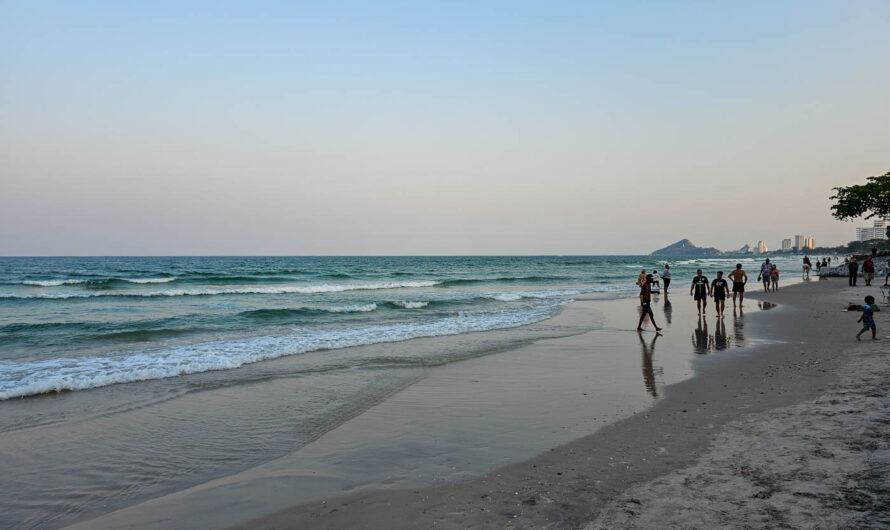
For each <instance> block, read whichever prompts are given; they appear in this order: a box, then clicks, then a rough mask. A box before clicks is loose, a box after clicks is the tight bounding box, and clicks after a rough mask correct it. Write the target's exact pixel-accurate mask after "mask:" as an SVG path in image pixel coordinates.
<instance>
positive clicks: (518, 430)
mask: <svg viewBox="0 0 890 530" xmlns="http://www.w3.org/2000/svg"><path fill="white" fill-rule="evenodd" d="M753 285H754V284H753V283H752V285H751V286H752V287H753ZM868 291H869V292H871V291H874V292H875V293H877V288H870V289H868ZM673 292H674V294H673V295H672V296H671V297H670V299H671V301H672V303H671V309H670V310H669V311H668V312H667V314H666V313H665V311H664V309H665V306H664V299H663V297H662V298H661V299H660V300H659V301H658V302H656V304H655V310H656V318H657V319H659V320H661V321H662V322H660V325H664V324H666V323H667V321H666V318H665V317H666V316H670V317H671V318H670V324H669V325H668V327H667V329H666V332H665V334H664V336H662V337H658V338H656V336H655V334H654V333H653V332H651V331H647V332H645V333H643V334H637V333H636V332H635V331H633V324H635V308H634V306H635V300H634V299H632V298H623V299H617V300H602V299H595V298H592V299H589V300H584V299H582V300H579V301H578V302H576V303H574V304H572V305H570V306H569V307H568V308H567V310H566V311H565V312H564V313H563V314H562V315H560V316H559V317H557V318H555V319H552V320H551V321H546V322H544V323H541V324H540V325H539V326H540V327H541V329H538V330H537V332H539V333H545V332H547V331H548V330H549V332H550V333H555V332H556V329H554V328H555V327H559V328H560V331H561V332H562V333H563V334H564V336H561V337H553V338H546V337H545V338H540V339H537V340H534V341H532V342H531V343H529V344H527V345H525V346H522V347H520V348H517V349H512V350H509V351H508V352H504V353H499V354H494V355H488V356H485V357H481V358H478V359H470V360H466V361H462V362H460V363H455V364H451V365H448V366H444V367H441V368H434V369H432V370H431V372H430V373H429V374H428V375H427V376H426V377H424V378H423V379H421V380H420V381H418V382H417V383H415V384H414V385H411V386H409V387H407V388H406V389H404V390H402V391H400V392H398V393H396V394H395V395H393V396H390V397H389V398H387V399H385V400H384V401H383V402H382V403H379V404H378V405H375V406H374V407H371V408H370V409H369V410H367V411H364V412H362V413H360V414H358V415H357V416H356V417H355V418H353V419H351V420H349V421H347V422H345V423H343V424H342V425H340V426H339V427H337V428H335V429H333V430H332V431H330V432H328V433H326V434H324V435H323V436H321V437H320V438H318V439H317V440H315V441H313V442H312V443H310V444H308V445H307V446H305V447H304V448H302V449H300V450H299V451H296V452H294V453H292V454H290V455H288V456H285V457H282V458H280V459H276V460H273V461H272V462H269V463H267V464H264V465H262V466H258V467H256V468H252V469H250V470H247V471H245V472H242V473H239V474H236V475H234V476H229V477H223V478H220V479H217V480H214V481H211V482H209V483H206V484H202V485H200V486H196V487H194V488H190V489H186V490H184V491H181V492H177V493H174V494H171V495H166V496H162V497H159V498H156V499H153V500H150V501H147V502H143V503H140V504H137V505H135V506H131V507H129V508H125V509H123V510H119V511H116V512H113V513H110V514H107V515H105V516H102V517H99V518H95V519H91V520H88V521H85V522H84V523H82V524H81V525H79V526H76V527H78V528H198V527H200V528H219V527H226V526H232V525H235V527H236V528H270V529H271V528H371V527H374V528H421V527H424V528H425V527H442V528H491V527H516V528H610V527H634V526H637V527H653V526H659V525H661V526H664V525H665V524H667V525H672V526H676V527H712V526H714V525H738V526H755V527H758V526H759V527H771V526H776V525H781V524H787V525H791V526H796V527H808V526H813V525H817V526H818V525H823V526H829V527H833V526H844V525H858V526H862V525H865V526H868V525H869V524H874V525H879V524H881V517H886V516H884V515H882V513H881V507H882V504H881V503H882V502H886V501H885V499H886V494H885V493H886V491H887V489H886V488H887V482H886V481H887V478H886V477H887V473H886V471H887V465H888V456H890V455H888V451H887V440H886V434H883V433H882V430H881V429H880V428H881V427H882V426H884V425H886V422H887V421H888V418H890V412H888V408H887V406H888V404H890V401H888V398H887V395H886V392H885V391H884V390H883V387H885V386H886V384H885V383H886V379H887V377H886V376H885V375H883V374H881V373H880V371H879V368H880V366H881V363H882V362H883V355H884V354H883V348H882V344H883V343H882V342H877V343H874V344H872V343H870V342H862V343H856V342H854V341H853V340H852V337H853V335H854V334H855V332H856V331H857V330H858V327H857V325H856V324H855V320H856V318H857V315H855V314H853V313H849V312H844V311H843V308H845V307H846V304H847V303H848V302H855V301H858V300H860V299H861V298H862V296H864V294H866V288H864V287H859V288H856V289H848V288H847V287H846V285H845V284H842V283H841V281H840V280H826V281H811V282H805V283H802V284H798V285H794V286H790V287H787V288H783V289H781V290H780V291H779V292H778V293H770V294H768V295H764V294H755V293H750V294H749V299H748V301H747V303H746V306H747V311H745V312H744V313H743V314H742V315H736V316H735V317H734V316H733V315H732V314H731V310H728V311H727V317H726V324H725V326H726V328H728V329H729V332H728V333H727V332H726V330H725V329H722V328H721V327H718V324H717V321H716V319H715V318H714V316H713V309H712V307H709V308H708V311H709V313H708V316H707V318H706V319H704V321H703V322H704V324H706V325H708V326H710V330H707V329H704V330H703V329H701V328H700V327H698V318H697V315H696V314H695V309H694V305H693V303H692V302H691V301H690V299H689V297H688V296H687V295H688V292H685V291H684V290H682V289H678V290H675V291H673ZM761 308H766V309H769V310H768V311H766V310H763V309H761ZM592 315H596V316H598V317H599V318H601V319H602V320H601V321H600V322H598V325H597V326H596V329H593V330H585V327H584V320H585V319H587V318H590V317H591V316H592ZM885 315H886V313H878V318H877V322H878V326H879V329H886V325H887V319H886V316H885ZM622 317H623V318H622ZM882 336H883V335H882ZM594 338H595V339H596V341H593V339H594ZM505 359H510V363H509V364H506V365H505V364H503V363H504V361H505ZM594 359H595V362H596V364H595V366H597V367H598V368H597V369H598V370H605V371H606V372H607V373H608V374H610V377H609V378H607V379H608V380H612V381H613V384H612V385H611V386H609V385H606V386H605V387H603V386H602V381H603V379H602V378H597V379H596V381H597V385H598V386H596V387H592V386H591V381H592V379H591V378H590V377H589V375H590V374H589V373H588V371H589V370H590V369H591V367H592V366H594V364H592V363H593V361H594ZM606 396H611V397H610V398H609V399H606ZM443 433H445V434H443ZM590 433H592V434H590ZM356 477H360V480H356ZM882 492H883V493H882Z"/></svg>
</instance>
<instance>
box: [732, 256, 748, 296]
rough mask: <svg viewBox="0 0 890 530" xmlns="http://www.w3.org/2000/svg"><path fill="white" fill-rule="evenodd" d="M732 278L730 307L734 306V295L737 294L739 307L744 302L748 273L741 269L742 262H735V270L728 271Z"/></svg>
mask: <svg viewBox="0 0 890 530" xmlns="http://www.w3.org/2000/svg"><path fill="white" fill-rule="evenodd" d="M729 279H730V280H732V307H735V297H736V295H739V307H742V304H743V303H744V302H745V284H746V283H748V274H747V273H746V272H745V271H744V270H742V264H741V263H736V264H735V270H734V271H732V272H730V273H729Z"/></svg>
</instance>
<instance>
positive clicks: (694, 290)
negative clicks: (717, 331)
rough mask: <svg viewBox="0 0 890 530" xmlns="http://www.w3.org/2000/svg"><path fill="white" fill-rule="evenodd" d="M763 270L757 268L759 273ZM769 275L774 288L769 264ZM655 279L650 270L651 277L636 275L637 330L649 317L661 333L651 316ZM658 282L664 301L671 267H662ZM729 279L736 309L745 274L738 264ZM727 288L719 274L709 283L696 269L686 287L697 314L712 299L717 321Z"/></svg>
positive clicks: (724, 306) (742, 300) (703, 310)
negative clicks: (662, 284)
mask: <svg viewBox="0 0 890 530" xmlns="http://www.w3.org/2000/svg"><path fill="white" fill-rule="evenodd" d="M769 265H770V263H769V259H767V260H766V263H764V267H768V266H769ZM764 270H767V269H764V268H761V274H762V272H763V271H764ZM768 270H769V273H768V276H767V278H769V279H770V280H769V281H772V280H771V279H772V277H773V276H772V271H774V270H775V271H776V273H775V282H776V283H775V285H776V288H778V281H779V276H778V270H777V269H776V268H775V265H772V266H771V268H769V269H768ZM656 278H659V277H658V272H657V271H653V272H652V274H646V269H643V271H642V272H641V273H640V276H639V277H638V278H637V285H638V286H639V287H640V305H641V307H642V311H641V313H640V321H639V323H638V324H637V331H642V329H643V322H644V321H645V319H646V317H647V316H648V317H649V320H650V321H651V322H652V325H653V326H655V330H656V331H661V328H660V327H658V324H656V323H655V315H654V314H653V313H652V305H651V304H652V288H653V286H657V285H658V283H656ZM659 279H660V280H663V281H664V296H665V299H667V296H668V289H669V288H670V284H671V266H670V265H668V264H665V266H664V273H663V274H662V275H661V276H660V278H659ZM729 279H730V280H732V291H731V292H732V305H733V306H735V305H736V303H738V306H739V307H742V305H743V304H744V301H745V284H746V283H748V274H747V273H746V272H745V270H744V269H742V264H741V263H737V264H736V266H735V270H733V271H732V272H730V273H729ZM764 288H765V289H766V290H767V292H769V286H768V285H767V284H766V283H764ZM729 293H730V287H729V282H727V281H726V279H724V278H723V271H717V278H715V279H714V280H712V281H709V280H708V278H707V276H705V275H704V274H703V272H702V270H701V269H698V270H697V271H696V272H695V276H694V277H693V278H692V284H691V285H690V287H689V296H691V297H692V298H693V300H695V304H696V307H697V308H698V314H699V315H702V314H704V312H705V308H706V307H707V305H708V298H713V299H714V305H715V309H716V312H717V318H723V317H724V315H723V312H724V310H725V309H726V299H727V298H728V297H729Z"/></svg>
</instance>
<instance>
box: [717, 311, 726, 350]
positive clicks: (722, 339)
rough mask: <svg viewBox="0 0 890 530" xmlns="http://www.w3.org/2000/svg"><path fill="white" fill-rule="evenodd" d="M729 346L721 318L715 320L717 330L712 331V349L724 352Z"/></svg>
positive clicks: (724, 323)
mask: <svg viewBox="0 0 890 530" xmlns="http://www.w3.org/2000/svg"><path fill="white" fill-rule="evenodd" d="M727 346H729V341H728V340H727V338H726V322H725V321H724V320H723V319H722V318H718V319H717V329H715V330H714V349H715V350H725V349H726V348H727Z"/></svg>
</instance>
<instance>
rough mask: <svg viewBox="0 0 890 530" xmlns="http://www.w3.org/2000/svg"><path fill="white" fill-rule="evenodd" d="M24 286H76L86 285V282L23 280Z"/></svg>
mask: <svg viewBox="0 0 890 530" xmlns="http://www.w3.org/2000/svg"><path fill="white" fill-rule="evenodd" d="M22 283H23V284H25V285H33V286H36V287H58V286H60V285H77V284H79V283H87V280H25V281H23V282H22Z"/></svg>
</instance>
